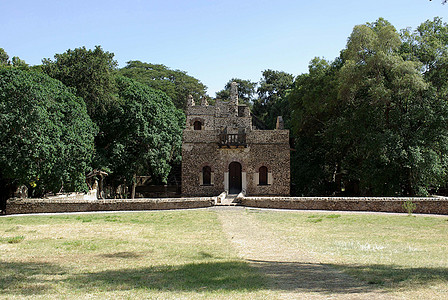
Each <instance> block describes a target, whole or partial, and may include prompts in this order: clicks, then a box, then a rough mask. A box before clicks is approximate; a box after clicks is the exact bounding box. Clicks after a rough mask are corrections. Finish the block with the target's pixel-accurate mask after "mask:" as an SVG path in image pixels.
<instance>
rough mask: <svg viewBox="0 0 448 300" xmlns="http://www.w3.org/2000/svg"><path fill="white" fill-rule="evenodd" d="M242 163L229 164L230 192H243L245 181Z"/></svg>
mask: <svg viewBox="0 0 448 300" xmlns="http://www.w3.org/2000/svg"><path fill="white" fill-rule="evenodd" d="M241 170H242V167H241V164H240V163H239V162H236V161H234V162H231V163H230V165H229V194H238V193H240V192H241V189H242V185H243V181H242V175H241Z"/></svg>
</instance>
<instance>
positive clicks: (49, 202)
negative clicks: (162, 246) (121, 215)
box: [6, 197, 448, 215]
mask: <svg viewBox="0 0 448 300" xmlns="http://www.w3.org/2000/svg"><path fill="white" fill-rule="evenodd" d="M215 200H216V197H197V198H160V199H143V198H142V199H106V200H94V201H91V200H79V201H78V200H66V199H65V200H55V199H18V198H16V199H9V200H8V201H7V205H6V213H7V214H29V213H57V212H88V211H123V210H167V209H187V208H203V207H211V206H213V205H214V204H215ZM407 200H410V201H412V202H413V203H415V204H416V205H417V208H416V210H415V211H414V213H422V214H440V215H448V198H446V197H444V198H429V197H428V198H387V197H385V198H381V197H378V198H374V197H371V198H362V197H359V198H356V197H350V198H349V197H347V198H342V197H244V198H242V199H240V201H241V202H240V204H241V205H243V206H247V207H258V208H275V209H300V210H329V211H334V210H340V211H372V212H374V211H378V212H398V213H406V211H405V210H404V209H403V206H402V205H403V203H404V202H405V201H407Z"/></svg>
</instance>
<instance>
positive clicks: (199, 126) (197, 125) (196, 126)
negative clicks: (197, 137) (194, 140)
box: [193, 121, 202, 130]
mask: <svg viewBox="0 0 448 300" xmlns="http://www.w3.org/2000/svg"><path fill="white" fill-rule="evenodd" d="M193 126H194V130H202V123H201V121H195V122H194V123H193Z"/></svg>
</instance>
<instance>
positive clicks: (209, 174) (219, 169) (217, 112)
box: [182, 82, 290, 196]
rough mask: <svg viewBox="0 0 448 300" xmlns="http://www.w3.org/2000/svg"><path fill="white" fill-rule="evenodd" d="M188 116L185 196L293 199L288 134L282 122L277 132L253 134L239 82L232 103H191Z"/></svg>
mask: <svg viewBox="0 0 448 300" xmlns="http://www.w3.org/2000/svg"><path fill="white" fill-rule="evenodd" d="M186 114H187V125H186V128H185V130H184V132H183V143H182V194H183V195H185V196H213V195H219V194H220V193H222V192H223V191H227V192H228V193H229V194H238V193H239V192H241V191H242V192H243V193H245V194H246V195H247V196H250V195H289V187H290V185H289V181H290V165H289V155H290V152H289V151H290V147H289V131H288V130H284V129H283V121H282V118H281V117H279V118H278V119H277V128H276V129H275V130H257V129H256V128H253V126H252V117H251V113H250V110H249V107H248V106H246V105H238V91H237V84H236V83H235V82H234V83H232V85H231V92H230V101H228V102H224V101H221V100H217V101H216V103H215V105H208V103H207V101H206V100H205V99H203V100H202V103H200V104H195V103H194V100H193V98H192V97H190V98H189V99H188V104H187V111H186Z"/></svg>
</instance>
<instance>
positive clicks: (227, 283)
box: [0, 210, 269, 299]
mask: <svg viewBox="0 0 448 300" xmlns="http://www.w3.org/2000/svg"><path fill="white" fill-rule="evenodd" d="M19 237H22V239H21V240H20V242H19V239H20V238H19ZM23 237H25V238H23ZM10 240H17V243H10V242H9V241H10ZM0 241H1V242H0V298H1V297H5V298H12V297H19V298H20V297H26V296H33V297H42V298H58V295H64V297H66V298H78V297H79V296H85V295H93V296H95V297H99V298H117V297H118V298H147V297H151V298H152V297H153V298H190V299H196V298H201V297H205V298H216V297H218V298H219V297H222V298H229V297H230V298H232V297H234V298H264V297H266V295H268V294H269V291H267V289H266V282H265V278H264V277H263V276H262V275H261V274H259V273H258V272H257V271H256V270H254V269H253V268H252V267H250V266H249V265H248V264H247V263H246V262H244V261H242V260H240V259H239V258H238V256H237V254H236V253H235V252H234V250H233V249H232V248H231V246H230V244H229V242H228V241H227V240H226V238H225V236H224V235H223V234H222V231H221V227H220V224H219V222H218V220H217V217H216V214H215V213H213V212H209V211H200V210H197V211H171V212H148V213H123V214H86V215H55V216H20V217H4V218H0Z"/></svg>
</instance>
